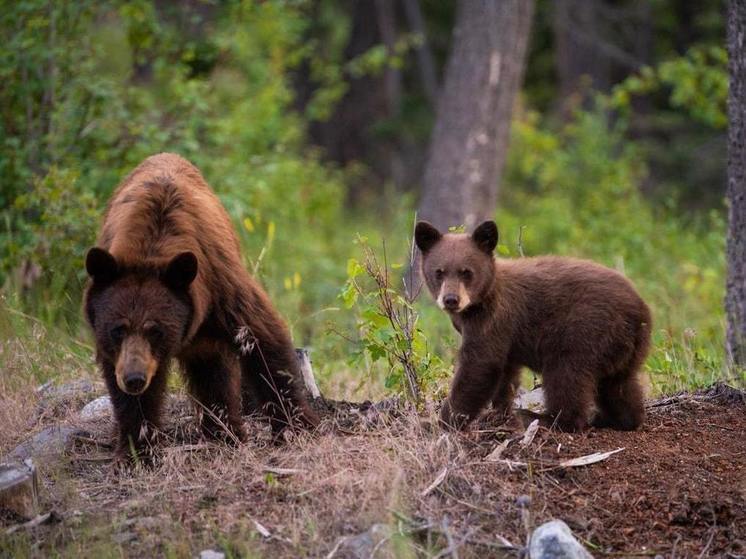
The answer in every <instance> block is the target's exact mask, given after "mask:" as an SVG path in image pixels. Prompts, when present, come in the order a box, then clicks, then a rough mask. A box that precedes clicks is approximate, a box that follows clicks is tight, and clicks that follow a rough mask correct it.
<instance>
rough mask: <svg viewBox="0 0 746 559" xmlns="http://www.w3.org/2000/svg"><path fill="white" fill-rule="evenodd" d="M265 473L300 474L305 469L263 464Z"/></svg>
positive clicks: (280, 474)
mask: <svg viewBox="0 0 746 559" xmlns="http://www.w3.org/2000/svg"><path fill="white" fill-rule="evenodd" d="M262 471H263V472H264V473H265V474H274V475H276V476H292V475H295V474H302V473H303V472H304V471H305V470H299V469H297V468H274V467H272V466H265V467H264V468H262Z"/></svg>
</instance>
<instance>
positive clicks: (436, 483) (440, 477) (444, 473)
mask: <svg viewBox="0 0 746 559" xmlns="http://www.w3.org/2000/svg"><path fill="white" fill-rule="evenodd" d="M447 475H448V466H446V467H445V468H443V470H442V471H441V472H440V473H439V474H438V476H437V477H436V478H435V479H434V480H433V482H432V483H431V484H430V485H428V486H427V487H426V488H425V490H424V491H422V493H420V496H421V497H427V496H428V495H429V494H430V493H432V491H433V490H434V489H435V488H436V487H438V486H439V485H440V484H441V483H443V480H444V479H445V478H446V476H447Z"/></svg>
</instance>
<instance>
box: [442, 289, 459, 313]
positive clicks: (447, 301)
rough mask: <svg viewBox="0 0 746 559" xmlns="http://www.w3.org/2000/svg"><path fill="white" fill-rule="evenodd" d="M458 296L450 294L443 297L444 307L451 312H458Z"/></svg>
mask: <svg viewBox="0 0 746 559" xmlns="http://www.w3.org/2000/svg"><path fill="white" fill-rule="evenodd" d="M458 301H459V299H458V295H456V294H454V293H449V294H448V295H445V296H444V297H443V306H444V307H445V308H447V309H448V310H449V311H453V310H456V309H457V308H458Z"/></svg>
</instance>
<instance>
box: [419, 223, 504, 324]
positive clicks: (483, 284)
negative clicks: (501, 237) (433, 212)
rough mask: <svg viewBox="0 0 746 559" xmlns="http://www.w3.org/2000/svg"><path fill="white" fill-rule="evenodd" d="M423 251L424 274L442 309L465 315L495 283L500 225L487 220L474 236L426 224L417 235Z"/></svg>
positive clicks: (475, 231)
mask: <svg viewBox="0 0 746 559" xmlns="http://www.w3.org/2000/svg"><path fill="white" fill-rule="evenodd" d="M414 238H415V242H416V243H417V247H418V248H419V249H420V251H421V252H422V275H423V277H424V278H425V283H426V284H427V287H428V289H429V290H430V293H431V294H432V296H433V297H434V298H435V300H436V302H437V303H438V306H439V307H440V308H441V309H443V310H445V311H447V312H449V313H454V314H456V313H461V312H463V311H465V310H466V309H468V308H469V307H473V306H475V305H478V304H479V303H480V302H481V301H482V300H483V299H484V297H485V295H486V294H487V292H488V291H489V290H490V289H491V287H492V285H493V283H494V280H495V263H494V256H493V251H494V250H495V247H496V246H497V225H495V222H494V221H485V222H483V223H482V224H481V225H480V226H479V227H477V228H476V229H475V230H474V233H472V234H471V235H467V234H464V233H446V234H443V233H441V232H440V231H438V230H437V229H436V228H435V227H433V226H432V225H431V224H429V223H428V222H426V221H420V222H419V223H418V224H417V226H416V227H415V232H414Z"/></svg>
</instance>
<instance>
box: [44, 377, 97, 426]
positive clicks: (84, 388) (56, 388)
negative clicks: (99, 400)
mask: <svg viewBox="0 0 746 559" xmlns="http://www.w3.org/2000/svg"><path fill="white" fill-rule="evenodd" d="M100 390H101V386H100V385H97V384H94V383H93V382H91V381H90V380H87V379H80V380H74V381H71V382H67V383H65V384H60V385H56V384H54V383H52V382H51V381H50V382H47V383H45V384H43V385H41V386H40V387H39V388H37V389H36V392H37V393H38V394H39V396H40V399H39V405H38V407H37V409H36V413H37V417H41V416H44V417H63V416H65V415H67V413H69V411H70V410H71V409H79V408H80V407H81V406H82V405H83V404H84V403H85V402H87V401H89V400H90V399H91V397H92V396H93V395H95V394H96V392H99V391H100Z"/></svg>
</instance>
